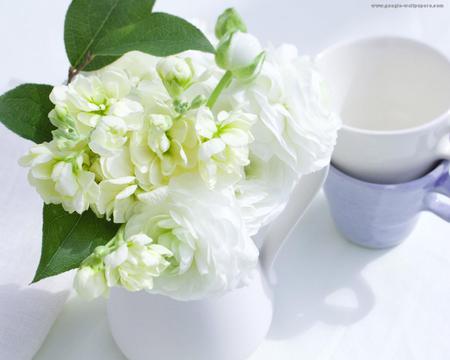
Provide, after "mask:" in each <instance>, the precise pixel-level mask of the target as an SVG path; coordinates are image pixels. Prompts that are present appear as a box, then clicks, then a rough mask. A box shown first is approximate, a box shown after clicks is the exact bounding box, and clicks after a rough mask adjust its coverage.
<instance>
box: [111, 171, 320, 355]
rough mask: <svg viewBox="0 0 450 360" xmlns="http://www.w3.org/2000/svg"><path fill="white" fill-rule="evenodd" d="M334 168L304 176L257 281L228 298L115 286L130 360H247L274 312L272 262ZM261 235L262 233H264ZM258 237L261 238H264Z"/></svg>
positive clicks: (115, 326) (114, 321)
mask: <svg viewBox="0 0 450 360" xmlns="http://www.w3.org/2000/svg"><path fill="white" fill-rule="evenodd" d="M327 172H328V168H326V169H322V170H321V171H319V172H316V173H313V174H310V175H307V176H304V177H302V178H301V179H300V181H299V183H298V184H297V186H296V188H295V189H294V191H293V193H292V195H291V197H290V200H289V202H288V204H287V206H286V208H285V210H284V211H283V212H282V213H281V215H280V216H279V217H278V218H277V219H276V220H275V221H274V222H273V223H272V224H271V225H270V226H269V228H268V229H267V230H266V231H265V232H264V241H263V245H262V247H261V250H260V266H259V268H258V271H257V276H255V278H254V280H253V282H252V283H251V284H250V285H249V286H247V287H244V288H241V289H236V290H233V291H231V292H229V293H227V294H225V295H223V296H220V297H213V298H208V299H205V300H198V301H188V302H183V301H176V300H172V299H171V298H168V297H166V296H161V295H153V294H149V293H146V292H143V291H142V292H138V293H132V292H128V291H126V290H124V289H121V288H114V289H113V290H112V292H111V295H110V299H109V303H108V317H109V323H110V328H111V332H112V335H113V337H114V339H115V341H116V343H117V345H118V346H119V348H120V349H121V350H122V352H123V353H124V354H125V356H127V358H128V359H130V360H150V359H151V360H181V359H186V360H244V359H246V358H247V357H249V356H250V355H251V354H252V353H253V352H254V351H255V350H256V348H257V347H258V345H259V344H260V343H261V342H262V341H263V339H264V337H265V336H266V334H267V332H268V330H269V327H270V324H271V322H272V314H273V300H272V292H271V289H270V284H273V282H274V281H275V278H274V274H273V271H272V265H273V263H274V261H275V258H276V256H277V253H278V251H279V250H280V248H281V246H282V244H283V242H284V240H285V239H286V238H287V237H288V235H289V233H290V232H291V230H292V229H293V228H294V227H295V225H296V224H297V222H298V220H299V219H300V218H301V216H302V215H303V214H304V212H305V211H306V209H307V208H308V206H309V204H310V203H311V201H312V200H313V198H314V197H315V195H316V194H317V192H318V191H319V189H320V188H321V186H322V184H323V182H324V180H325V178H326V175H327ZM258 235H261V236H262V234H258ZM258 235H257V236H258Z"/></svg>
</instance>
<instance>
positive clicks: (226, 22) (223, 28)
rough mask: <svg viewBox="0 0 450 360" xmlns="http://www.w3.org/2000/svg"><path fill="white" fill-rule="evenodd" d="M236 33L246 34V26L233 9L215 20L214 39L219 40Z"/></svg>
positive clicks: (227, 10)
mask: <svg viewBox="0 0 450 360" xmlns="http://www.w3.org/2000/svg"><path fill="white" fill-rule="evenodd" d="M236 31H242V32H247V26H246V25H245V23H244V21H243V20H242V18H241V16H240V15H239V14H238V12H237V11H236V10H235V9H233V8H229V9H226V10H225V11H224V12H223V13H222V14H221V15H220V16H219V18H218V19H217V22H216V28H215V33H216V37H217V38H218V39H221V38H223V37H224V36H225V35H228V34H231V33H233V32H236Z"/></svg>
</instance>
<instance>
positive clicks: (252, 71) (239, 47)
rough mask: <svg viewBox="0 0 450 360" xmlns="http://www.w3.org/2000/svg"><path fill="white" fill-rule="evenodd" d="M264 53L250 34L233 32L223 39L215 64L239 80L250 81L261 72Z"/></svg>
mask: <svg viewBox="0 0 450 360" xmlns="http://www.w3.org/2000/svg"><path fill="white" fill-rule="evenodd" d="M263 62H264V51H263V49H262V47H261V44H260V43H259V41H258V39H257V38H256V37H254V36H253V35H251V34H247V33H242V32H235V33H233V34H230V35H228V36H226V37H225V38H223V40H222V41H221V43H220V44H219V47H218V48H217V52H216V63H217V65H218V66H219V67H221V68H222V69H224V70H229V71H231V72H232V73H233V76H234V77H236V78H238V79H240V80H252V79H254V78H255V77H256V76H257V75H258V74H259V71H260V70H261V66H262V63H263Z"/></svg>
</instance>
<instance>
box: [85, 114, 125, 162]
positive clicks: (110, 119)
mask: <svg viewBox="0 0 450 360" xmlns="http://www.w3.org/2000/svg"><path fill="white" fill-rule="evenodd" d="M127 140H128V137H127V124H126V123H125V121H123V120H122V119H121V118H119V117H116V116H104V117H102V118H101V119H100V121H99V123H98V124H97V126H96V127H95V129H94V131H92V133H91V137H90V142H89V147H90V148H91V149H92V151H93V152H95V153H97V154H98V155H101V156H105V157H109V156H112V155H115V154H117V153H119V152H120V151H122V148H123V146H124V144H125V143H126V142H127Z"/></svg>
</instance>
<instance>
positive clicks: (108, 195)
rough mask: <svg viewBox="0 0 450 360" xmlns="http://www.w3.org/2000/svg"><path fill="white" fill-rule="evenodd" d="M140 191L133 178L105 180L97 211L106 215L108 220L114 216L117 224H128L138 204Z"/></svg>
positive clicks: (101, 187) (100, 188)
mask: <svg viewBox="0 0 450 360" xmlns="http://www.w3.org/2000/svg"><path fill="white" fill-rule="evenodd" d="M137 189H138V186H137V185H136V181H135V178H134V177H132V176H128V177H122V178H116V179H111V180H103V181H102V182H101V183H100V184H99V196H98V201H97V204H96V209H97V211H98V213H99V214H102V215H103V214H105V215H106V218H107V219H108V220H110V219H111V215H112V216H113V219H114V222H115V223H124V222H126V221H127V220H128V219H129V218H130V216H131V214H132V212H133V209H134V206H135V204H136V199H135V196H134V195H135V193H136V190H137Z"/></svg>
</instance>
